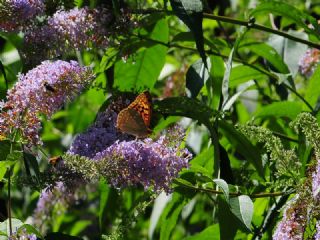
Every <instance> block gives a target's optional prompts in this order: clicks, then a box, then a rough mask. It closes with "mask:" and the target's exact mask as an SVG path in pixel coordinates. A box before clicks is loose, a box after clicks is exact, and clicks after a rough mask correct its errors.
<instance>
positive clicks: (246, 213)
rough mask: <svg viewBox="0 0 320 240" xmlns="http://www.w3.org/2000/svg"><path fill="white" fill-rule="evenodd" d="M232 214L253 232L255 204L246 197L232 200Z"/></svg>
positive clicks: (242, 196)
mask: <svg viewBox="0 0 320 240" xmlns="http://www.w3.org/2000/svg"><path fill="white" fill-rule="evenodd" d="M229 202H230V207H231V212H232V213H233V214H234V215H235V216H236V217H237V218H238V219H239V220H240V221H241V222H242V223H243V224H244V225H245V226H246V228H247V230H248V231H251V230H250V229H251V220H252V216H253V202H252V200H251V199H250V198H249V197H248V196H246V195H241V196H239V197H235V198H230V201H229Z"/></svg>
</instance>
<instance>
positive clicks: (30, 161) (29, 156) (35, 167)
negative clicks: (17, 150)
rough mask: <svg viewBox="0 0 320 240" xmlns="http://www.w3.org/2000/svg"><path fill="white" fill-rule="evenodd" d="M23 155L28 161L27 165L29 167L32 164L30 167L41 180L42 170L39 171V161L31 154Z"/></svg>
mask: <svg viewBox="0 0 320 240" xmlns="http://www.w3.org/2000/svg"><path fill="white" fill-rule="evenodd" d="M23 155H24V159H25V160H26V161H27V163H26V165H28V166H29V164H30V166H31V167H32V169H33V171H34V173H35V174H36V176H37V178H38V179H39V177H40V170H39V164H38V161H37V159H36V157H35V156H33V155H32V154H29V153H26V152H24V153H23Z"/></svg>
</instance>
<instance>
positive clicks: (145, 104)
mask: <svg viewBox="0 0 320 240" xmlns="http://www.w3.org/2000/svg"><path fill="white" fill-rule="evenodd" d="M151 114H152V106H151V95H150V93H149V92H148V91H144V92H143V93H140V94H139V95H138V96H137V97H136V99H135V100H134V101H133V102H132V103H131V104H130V105H129V106H128V107H127V108H124V109H122V110H121V111H120V112H119V114H118V118H117V124H116V127H117V128H118V129H119V130H120V131H121V132H124V133H128V134H131V135H134V136H135V137H138V138H143V137H146V136H148V135H149V134H150V133H151V132H152V131H151V129H150V128H149V127H150V121H151Z"/></svg>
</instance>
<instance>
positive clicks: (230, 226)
mask: <svg viewBox="0 0 320 240" xmlns="http://www.w3.org/2000/svg"><path fill="white" fill-rule="evenodd" d="M217 202H218V213H217V216H218V221H219V227H220V239H236V238H235V235H236V232H237V231H238V229H239V228H240V223H239V220H238V219H237V218H236V217H235V216H234V215H233V214H232V212H231V211H230V206H229V205H228V203H227V202H226V201H225V200H224V199H223V198H222V196H218V198H217Z"/></svg>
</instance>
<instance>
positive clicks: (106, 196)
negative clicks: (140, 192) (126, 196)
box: [99, 179, 119, 232]
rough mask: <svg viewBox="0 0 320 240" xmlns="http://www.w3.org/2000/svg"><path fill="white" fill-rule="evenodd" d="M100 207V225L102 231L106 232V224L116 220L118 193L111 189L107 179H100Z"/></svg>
mask: <svg viewBox="0 0 320 240" xmlns="http://www.w3.org/2000/svg"><path fill="white" fill-rule="evenodd" d="M99 191H100V205H99V225H100V231H101V232H106V230H107V229H106V226H105V223H106V222H107V221H109V219H111V220H112V219H114V217H115V216H114V214H115V212H116V210H117V202H118V201H119V199H118V193H117V191H116V190H115V189H113V188H110V187H109V186H108V184H107V182H106V180H105V179H100V182H99Z"/></svg>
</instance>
